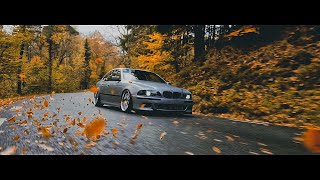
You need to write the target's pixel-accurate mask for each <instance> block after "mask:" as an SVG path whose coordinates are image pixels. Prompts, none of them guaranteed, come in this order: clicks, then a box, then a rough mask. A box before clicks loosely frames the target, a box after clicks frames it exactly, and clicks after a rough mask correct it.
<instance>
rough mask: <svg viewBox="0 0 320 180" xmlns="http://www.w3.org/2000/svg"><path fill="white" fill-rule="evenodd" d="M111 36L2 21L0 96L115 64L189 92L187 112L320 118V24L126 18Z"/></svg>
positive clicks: (88, 76)
mask: <svg viewBox="0 0 320 180" xmlns="http://www.w3.org/2000/svg"><path fill="white" fill-rule="evenodd" d="M117 28H118V29H119V32H120V36H119V37H118V39H117V41H116V42H110V41H108V40H106V39H105V38H104V37H103V36H102V35H101V33H99V32H95V33H93V34H92V35H91V36H88V37H82V36H80V35H79V32H78V31H77V30H76V28H74V27H73V26H71V25H48V26H40V25H14V26H13V30H12V32H10V33H9V32H6V31H5V30H4V28H3V26H0V87H1V88H0V98H2V101H5V98H13V97H22V96H28V95H34V94H46V93H49V94H51V93H66V92H76V91H82V90H86V89H88V88H90V87H92V86H94V85H95V83H96V82H97V81H98V79H99V78H100V77H101V76H102V75H104V74H105V73H106V72H108V71H109V70H111V69H113V68H116V67H131V68H139V69H144V70H149V71H152V72H155V73H157V74H159V75H160V76H162V77H164V78H165V79H166V81H169V82H170V83H172V84H173V85H176V86H179V87H183V88H186V89H188V90H190V91H192V93H193V94H192V97H193V100H194V101H195V107H194V111H195V113H201V114H208V115H215V116H220V117H226V118H234V119H243V120H244V119H249V120H259V121H266V122H272V123H278V124H295V125H308V124H315V125H319V124H320V123H319V118H320V113H319V112H320V106H319V102H320V101H319V100H320V88H319V87H320V80H319V74H320V63H319V62H320V59H319V57H320V50H319V49H320V48H319V46H320V26H318V25H308V26H307V25H290V26H289V25H125V26H117Z"/></svg>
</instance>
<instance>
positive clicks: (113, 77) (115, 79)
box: [111, 76, 120, 81]
mask: <svg viewBox="0 0 320 180" xmlns="http://www.w3.org/2000/svg"><path fill="white" fill-rule="evenodd" d="M111 81H120V77H119V76H112V77H111Z"/></svg>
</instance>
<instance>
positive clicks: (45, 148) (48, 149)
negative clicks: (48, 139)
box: [38, 144, 54, 152]
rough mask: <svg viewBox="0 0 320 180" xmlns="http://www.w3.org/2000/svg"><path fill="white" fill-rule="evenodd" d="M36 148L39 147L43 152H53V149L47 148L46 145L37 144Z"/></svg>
mask: <svg viewBox="0 0 320 180" xmlns="http://www.w3.org/2000/svg"><path fill="white" fill-rule="evenodd" d="M38 146H39V147H40V148H42V149H44V150H47V151H49V152H52V151H54V149H53V148H52V147H50V146H48V145H46V144H38Z"/></svg>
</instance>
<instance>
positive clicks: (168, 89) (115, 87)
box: [94, 68, 193, 114]
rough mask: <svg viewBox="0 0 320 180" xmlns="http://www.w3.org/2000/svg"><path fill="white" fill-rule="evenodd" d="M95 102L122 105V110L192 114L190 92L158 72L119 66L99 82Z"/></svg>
mask: <svg viewBox="0 0 320 180" xmlns="http://www.w3.org/2000/svg"><path fill="white" fill-rule="evenodd" d="M97 88H98V92H96V93H94V103H95V106H98V107H101V106H103V105H108V106H115V107H119V108H120V109H121V110H122V111H123V112H131V110H141V111H172V112H181V113H184V114H192V106H193V100H192V95H191V92H190V91H188V90H185V89H182V88H178V87H175V86H172V85H170V84H169V83H168V82H166V81H165V80H163V79H162V78H161V77H160V76H158V75H157V74H155V73H152V72H148V71H143V70H138V69H130V68H116V69H113V70H111V71H109V72H108V73H107V74H105V75H104V76H103V77H102V79H101V80H99V81H98V82H97Z"/></svg>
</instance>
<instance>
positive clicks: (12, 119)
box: [8, 116, 17, 123]
mask: <svg viewBox="0 0 320 180" xmlns="http://www.w3.org/2000/svg"><path fill="white" fill-rule="evenodd" d="M16 120H17V117H16V116H13V117H12V118H10V119H9V120H8V122H9V123H14V122H16Z"/></svg>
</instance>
